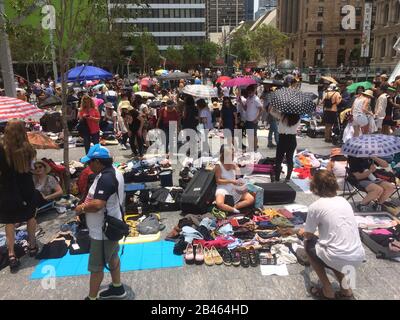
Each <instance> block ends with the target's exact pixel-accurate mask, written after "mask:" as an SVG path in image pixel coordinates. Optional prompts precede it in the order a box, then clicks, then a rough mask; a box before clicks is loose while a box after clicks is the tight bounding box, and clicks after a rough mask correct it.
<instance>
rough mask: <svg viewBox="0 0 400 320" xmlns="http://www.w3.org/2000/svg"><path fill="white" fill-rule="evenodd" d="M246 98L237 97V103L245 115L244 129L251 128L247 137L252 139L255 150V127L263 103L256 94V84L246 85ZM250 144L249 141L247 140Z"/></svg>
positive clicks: (256, 144) (256, 146)
mask: <svg viewBox="0 0 400 320" xmlns="http://www.w3.org/2000/svg"><path fill="white" fill-rule="evenodd" d="M246 90H247V99H246V98H244V97H242V96H240V97H239V101H238V102H239V105H241V106H242V108H243V110H244V113H245V117H246V124H245V128H246V130H252V132H251V131H250V132H247V133H248V138H249V139H254V140H253V141H254V151H257V148H258V139H257V129H258V121H259V119H260V116H261V113H262V108H263V105H262V103H261V100H260V98H259V97H257V95H256V91H257V86H256V85H251V86H249V87H247V89H246ZM249 143H250V144H251V141H249Z"/></svg>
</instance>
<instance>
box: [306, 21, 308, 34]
mask: <svg viewBox="0 0 400 320" xmlns="http://www.w3.org/2000/svg"><path fill="white" fill-rule="evenodd" d="M306 32H308V23H306Z"/></svg>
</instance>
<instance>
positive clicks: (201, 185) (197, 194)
mask: <svg viewBox="0 0 400 320" xmlns="http://www.w3.org/2000/svg"><path fill="white" fill-rule="evenodd" d="M215 189H216V183H215V175H214V171H206V170H204V169H202V170H200V171H199V172H197V173H196V175H195V176H194V177H193V178H192V180H190V182H189V184H188V186H187V188H186V189H185V191H184V192H183V194H182V198H181V208H182V212H183V213H184V214H188V213H194V214H203V213H206V212H207V209H208V207H209V205H210V204H211V203H212V202H213V201H214V199H215Z"/></svg>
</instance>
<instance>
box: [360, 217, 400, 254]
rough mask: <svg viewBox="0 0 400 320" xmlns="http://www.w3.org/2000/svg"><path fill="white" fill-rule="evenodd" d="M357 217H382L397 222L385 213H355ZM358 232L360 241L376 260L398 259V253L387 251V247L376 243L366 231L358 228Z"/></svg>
mask: <svg viewBox="0 0 400 320" xmlns="http://www.w3.org/2000/svg"><path fill="white" fill-rule="evenodd" d="M355 215H357V216H383V217H387V218H390V220H397V221H398V219H396V218H394V217H393V216H391V215H390V214H389V213H386V212H376V213H373V214H371V213H364V212H357V213H355ZM359 231H360V238H361V241H362V242H363V243H364V244H365V245H366V246H367V247H368V248H369V249H371V251H372V252H374V253H375V255H376V258H377V259H393V258H398V257H400V252H395V251H392V250H390V249H389V247H385V246H383V245H381V244H379V243H378V242H376V241H375V240H374V239H373V238H372V237H371V236H370V234H369V233H368V232H367V230H365V229H362V228H359Z"/></svg>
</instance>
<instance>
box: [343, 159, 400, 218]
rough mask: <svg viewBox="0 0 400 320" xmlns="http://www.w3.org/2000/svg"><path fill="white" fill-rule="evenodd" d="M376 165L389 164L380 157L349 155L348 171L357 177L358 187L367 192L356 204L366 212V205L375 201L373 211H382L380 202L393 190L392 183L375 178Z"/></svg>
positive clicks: (386, 166)
mask: <svg viewBox="0 0 400 320" xmlns="http://www.w3.org/2000/svg"><path fill="white" fill-rule="evenodd" d="M377 166H379V167H381V168H388V167H389V164H388V163H387V162H386V161H385V160H383V159H380V158H376V157H373V158H354V157H349V167H350V173H351V174H353V176H354V177H355V178H356V179H357V183H358V185H359V186H360V187H362V188H364V189H365V191H366V192H367V195H366V197H365V198H364V199H363V200H362V201H361V203H360V204H359V205H358V206H357V209H358V210H359V211H361V212H368V211H369V207H368V205H369V204H370V203H371V202H372V201H375V204H374V209H375V211H382V204H383V203H384V202H385V201H387V200H388V199H389V198H390V196H391V195H392V194H393V192H394V191H395V187H394V185H393V184H392V183H390V182H387V181H384V180H381V179H377V178H376V177H375V176H374V172H375V171H376V169H377Z"/></svg>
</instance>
